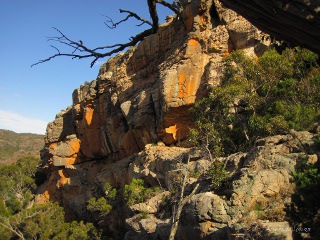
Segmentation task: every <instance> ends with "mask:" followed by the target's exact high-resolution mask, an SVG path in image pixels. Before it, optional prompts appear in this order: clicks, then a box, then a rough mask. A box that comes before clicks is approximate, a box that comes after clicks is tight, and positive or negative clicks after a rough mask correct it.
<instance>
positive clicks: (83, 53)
mask: <svg viewBox="0 0 320 240" xmlns="http://www.w3.org/2000/svg"><path fill="white" fill-rule="evenodd" d="M147 4H148V8H149V14H150V17H151V20H152V21H151V22H150V21H148V20H146V19H144V18H142V17H140V16H139V15H138V14H136V13H134V12H132V11H129V10H124V9H119V11H120V13H125V14H127V15H126V17H124V18H123V19H121V20H120V21H118V22H113V20H112V19H111V18H109V17H107V20H106V21H105V24H106V25H107V26H108V28H110V29H114V28H116V27H117V26H118V25H119V24H121V23H123V22H125V21H127V20H128V19H130V18H135V19H136V20H138V21H139V22H140V23H139V24H138V25H137V26H142V25H144V24H147V25H149V26H151V28H150V29H147V30H144V31H143V32H140V33H138V34H137V35H135V36H132V37H130V38H129V41H128V42H126V43H117V44H114V45H106V46H101V47H96V48H90V47H88V46H86V45H84V44H83V42H82V41H81V40H80V41H75V40H72V39H71V38H69V37H67V35H65V34H64V33H62V32H61V31H60V30H59V29H58V28H55V27H53V29H54V30H55V31H56V32H58V36H55V37H48V41H49V42H55V43H57V44H59V45H61V46H67V47H68V48H69V49H70V51H69V52H61V51H60V50H59V48H58V47H56V46H55V45H50V46H51V47H52V48H53V49H54V50H55V51H56V53H55V54H53V55H52V56H50V57H48V58H45V59H42V60H39V61H38V62H36V63H34V64H32V65H31V67H33V66H35V65H38V64H40V63H44V62H48V61H50V60H52V59H54V58H56V57H62V56H64V57H70V58H72V59H83V58H91V59H93V60H92V61H91V64H90V67H93V65H94V64H95V63H96V62H97V60H98V59H101V58H105V57H109V56H111V55H113V54H115V53H118V52H121V51H123V50H125V49H126V48H128V47H132V46H135V45H136V44H137V43H139V42H140V41H142V40H143V39H144V38H145V37H147V36H149V35H151V34H154V33H156V32H157V31H158V28H159V17H158V12H157V4H161V5H163V6H165V7H167V8H168V9H170V10H171V11H173V12H174V13H176V14H177V15H178V14H180V13H181V8H179V7H178V6H177V4H175V3H168V2H166V1H164V0H147Z"/></svg>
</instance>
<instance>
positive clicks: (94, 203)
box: [87, 197, 112, 213]
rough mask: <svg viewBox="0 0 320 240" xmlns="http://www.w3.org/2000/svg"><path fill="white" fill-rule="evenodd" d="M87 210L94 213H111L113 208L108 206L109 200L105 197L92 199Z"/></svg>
mask: <svg viewBox="0 0 320 240" xmlns="http://www.w3.org/2000/svg"><path fill="white" fill-rule="evenodd" d="M87 209H88V210H89V211H92V212H94V211H97V212H101V213H108V212H110V211H111V209H112V206H111V205H110V204H108V202H107V199H105V198H104V197H100V198H91V199H90V200H89V201H88V205H87Z"/></svg>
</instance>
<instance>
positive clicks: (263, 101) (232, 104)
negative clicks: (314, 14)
mask: <svg viewBox="0 0 320 240" xmlns="http://www.w3.org/2000/svg"><path fill="white" fill-rule="evenodd" d="M224 64H225V69H224V75H223V78H222V81H221V85H219V86H217V87H214V88H213V90H212V93H211V94H210V96H208V97H207V98H204V99H202V100H200V101H199V102H197V103H196V104H195V106H194V107H193V108H192V109H191V112H192V115H193V116H194V120H195V124H196V126H197V128H196V129H194V130H192V131H191V139H192V140H193V141H194V142H195V143H196V144H197V145H198V146H201V147H203V148H204V149H207V150H208V149H209V150H210V154H212V155H213V156H221V155H227V154H231V153H234V152H238V151H247V150H248V149H249V148H250V147H252V146H253V144H254V143H255V141H256V140H257V139H258V138H262V137H266V136H270V135H275V134H286V133H288V132H289V130H290V129H295V130H299V131H300V130H310V129H311V128H312V127H313V124H314V123H315V122H317V121H319V120H320V95H319V92H320V68H319V67H318V64H317V55H316V54H314V53H312V52H310V51H308V50H304V49H299V48H297V49H286V50H285V51H284V52H283V53H282V54H279V53H278V52H276V51H275V50H274V49H272V50H268V51H267V52H265V53H264V54H263V56H261V57H260V58H259V59H253V58H251V57H249V56H247V55H246V54H245V53H244V52H242V51H235V52H233V53H231V54H230V56H228V57H227V58H226V59H225V61H224Z"/></svg>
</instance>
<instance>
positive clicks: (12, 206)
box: [0, 157, 39, 216]
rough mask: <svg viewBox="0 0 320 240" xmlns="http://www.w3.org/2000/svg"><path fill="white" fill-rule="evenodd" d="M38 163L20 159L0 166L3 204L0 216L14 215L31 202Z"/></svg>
mask: <svg viewBox="0 0 320 240" xmlns="http://www.w3.org/2000/svg"><path fill="white" fill-rule="evenodd" d="M38 161H39V160H38V159H36V158H32V157H28V158H21V159H20V160H18V161H17V163H15V164H11V165H0V201H1V202H2V203H3V209H1V210H2V211H1V214H4V215H6V216H8V215H12V214H16V213H18V212H19V211H21V210H22V209H23V208H25V207H26V206H27V205H28V203H29V202H30V201H31V200H32V198H33V195H32V191H34V190H35V188H36V184H35V180H34V174H35V171H36V166H37V164H38Z"/></svg>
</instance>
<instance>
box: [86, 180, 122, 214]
mask: <svg viewBox="0 0 320 240" xmlns="http://www.w3.org/2000/svg"><path fill="white" fill-rule="evenodd" d="M103 190H104V196H102V197H100V198H91V199H90V200H89V201H88V205H87V209H88V210H89V211H90V212H100V214H102V215H104V214H108V213H109V212H110V211H111V210H112V206H113V205H114V203H115V199H116V195H117V190H116V189H115V188H112V186H111V185H110V183H109V182H106V183H105V184H104V186H103Z"/></svg>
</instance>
